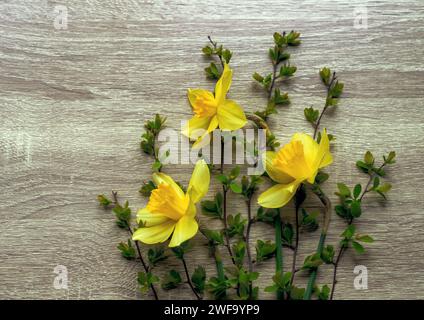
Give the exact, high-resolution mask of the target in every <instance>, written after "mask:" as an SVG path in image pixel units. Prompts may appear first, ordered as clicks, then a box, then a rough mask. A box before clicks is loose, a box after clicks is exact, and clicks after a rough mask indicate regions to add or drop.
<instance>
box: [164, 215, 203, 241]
mask: <svg viewBox="0 0 424 320" xmlns="http://www.w3.org/2000/svg"><path fill="white" fill-rule="evenodd" d="M198 229H199V226H198V224H197V222H196V220H195V219H194V218H193V217H190V216H184V217H182V218H181V219H180V220H178V222H177V224H176V225H175V230H174V234H173V235H172V238H171V242H170V243H169V246H170V247H177V246H179V245H180V244H181V243H183V242H184V241H186V240H188V239H190V238H193V237H194V236H195V235H196V233H197V230H198Z"/></svg>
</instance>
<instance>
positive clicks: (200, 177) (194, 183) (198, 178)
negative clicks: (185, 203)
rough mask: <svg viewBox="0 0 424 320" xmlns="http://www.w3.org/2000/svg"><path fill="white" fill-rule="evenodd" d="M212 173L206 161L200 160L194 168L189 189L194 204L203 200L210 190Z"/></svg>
mask: <svg viewBox="0 0 424 320" xmlns="http://www.w3.org/2000/svg"><path fill="white" fill-rule="evenodd" d="M209 183H210V172H209V167H208V165H207V163H206V161H205V160H203V159H202V160H199V161H197V163H196V166H195V167H194V170H193V174H192V175H191V179H190V183H189V185H188V188H187V193H189V194H190V199H191V201H193V203H197V202H198V201H199V200H200V199H202V198H203V197H204V196H205V195H206V193H207V192H208V189H209Z"/></svg>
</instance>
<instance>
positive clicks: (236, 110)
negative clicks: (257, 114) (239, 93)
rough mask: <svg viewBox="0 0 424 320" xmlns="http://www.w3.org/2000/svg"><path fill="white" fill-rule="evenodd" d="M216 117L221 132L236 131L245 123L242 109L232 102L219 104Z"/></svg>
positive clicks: (227, 101)
mask: <svg viewBox="0 0 424 320" xmlns="http://www.w3.org/2000/svg"><path fill="white" fill-rule="evenodd" d="M217 115H218V123H219V128H220V129H221V130H231V131H232V130H238V129H240V128H242V127H244V125H245V124H246V123H247V119H246V115H245V114H244V111H243V109H242V108H241V107H240V106H239V105H238V104H237V103H236V102H235V101H233V100H225V101H224V102H223V103H222V104H220V105H219V107H218V111H217Z"/></svg>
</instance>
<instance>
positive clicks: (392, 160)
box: [383, 151, 396, 164]
mask: <svg viewBox="0 0 424 320" xmlns="http://www.w3.org/2000/svg"><path fill="white" fill-rule="evenodd" d="M395 158H396V152H394V151H391V152H390V153H389V155H388V156H387V157H385V156H383V159H384V162H385V163H387V164H393V163H396V160H395Z"/></svg>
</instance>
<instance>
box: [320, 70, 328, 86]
mask: <svg viewBox="0 0 424 320" xmlns="http://www.w3.org/2000/svg"><path fill="white" fill-rule="evenodd" d="M319 75H320V78H321V80H322V82H324V84H325V85H328V84H329V83H330V77H331V70H330V69H329V68H327V67H324V68H322V69H321V70H320V71H319Z"/></svg>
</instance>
